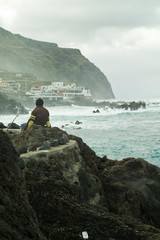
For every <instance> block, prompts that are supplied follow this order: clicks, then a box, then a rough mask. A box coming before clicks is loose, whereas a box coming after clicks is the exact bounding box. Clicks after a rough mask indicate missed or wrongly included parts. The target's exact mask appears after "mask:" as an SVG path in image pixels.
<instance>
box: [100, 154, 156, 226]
mask: <svg viewBox="0 0 160 240" xmlns="http://www.w3.org/2000/svg"><path fill="white" fill-rule="evenodd" d="M102 165H103V167H102ZM100 168H101V171H100V174H99V177H100V179H101V182H102V184H103V188H104V191H105V199H106V202H107V206H108V208H109V211H110V212H113V213H115V214H118V215H121V216H132V217H134V218H136V219H139V220H141V221H142V222H143V223H146V224H150V225H152V226H155V227H158V228H160V214H159V209H160V185H159V182H160V169H159V168H158V167H156V166H154V165H152V164H149V163H148V162H146V161H144V160H143V159H134V158H127V159H124V160H122V161H112V160H108V161H105V162H103V163H102V162H101V163H100ZM109 193H110V194H109Z"/></svg>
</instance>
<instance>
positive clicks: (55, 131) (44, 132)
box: [12, 124, 67, 151]
mask: <svg viewBox="0 0 160 240" xmlns="http://www.w3.org/2000/svg"><path fill="white" fill-rule="evenodd" d="M63 134H66V135H67V133H66V132H65V131H62V130H60V129H59V128H56V127H53V128H45V127H42V126H40V125H35V124H33V125H32V126H31V127H29V128H28V129H27V130H26V131H24V132H21V133H20V134H19V135H16V136H14V137H13V139H12V142H13V145H14V146H15V148H16V149H17V148H18V146H26V148H27V149H28V150H29V151H35V150H36V149H37V148H38V147H41V146H42V144H43V143H44V142H45V141H49V142H50V143H51V145H52V143H53V142H54V140H57V139H60V138H62V135H63ZM37 136H38V137H37Z"/></svg>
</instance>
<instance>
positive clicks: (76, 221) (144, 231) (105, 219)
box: [2, 126, 160, 240]
mask: <svg viewBox="0 0 160 240" xmlns="http://www.w3.org/2000/svg"><path fill="white" fill-rule="evenodd" d="M30 130H31V129H30ZM30 130H28V132H27V131H26V132H22V133H20V134H19V136H15V137H14V138H15V139H16V141H15V139H12V140H13V141H14V144H15V143H16V146H18V143H19V144H20V143H21V141H20V140H21V139H23V141H24V142H25V143H26V144H27V141H28V146H29V144H31V143H32V142H34V141H33V140H35V139H37V141H38V144H39V143H40V141H39V139H40V138H41V137H42V136H43V137H44V138H45V141H47V140H48V141H50V140H49V139H51V140H54V137H55V139H60V137H62V135H63V134H66V135H67V133H65V132H64V131H62V130H60V129H58V128H50V129H46V128H41V126H33V127H32V131H30ZM67 137H68V138H69V142H68V143H67V144H65V145H60V146H57V147H56V148H55V147H52V148H51V149H48V150H41V151H40V152H39V151H33V152H27V153H26V154H22V155H21V158H22V159H23V161H24V164H25V168H24V169H23V174H24V176H25V179H26V187H27V192H28V199H29V202H30V204H31V205H32V207H33V209H34V211H35V212H36V215H37V218H38V222H39V225H40V229H41V231H42V232H43V233H44V234H45V235H46V236H47V239H48V240H54V239H56V240H58V239H64V240H69V239H82V237H81V233H82V231H84V230H87V232H88V234H89V238H90V239H97V240H102V239H110V240H111V239H119V240H121V239H123V240H128V239H131V240H142V239H145V240H158V239H160V229H159V228H160V226H159V222H160V221H159V220H160V219H159V218H160V217H159V210H160V198H159V196H160V186H159V181H160V169H159V168H158V167H156V166H153V165H151V164H149V163H147V162H146V161H144V160H143V159H133V158H129V159H124V160H122V161H113V160H110V159H108V158H107V157H103V158H100V157H97V156H96V154H95V152H94V151H93V150H91V149H90V148H89V147H88V146H87V145H86V144H85V143H83V141H82V139H81V138H78V137H76V136H72V135H67ZM47 138H48V139H47ZM43 142H44V140H43ZM34 144H35V145H36V144H37V143H36V142H35V143H34ZM2 212H3V209H2Z"/></svg>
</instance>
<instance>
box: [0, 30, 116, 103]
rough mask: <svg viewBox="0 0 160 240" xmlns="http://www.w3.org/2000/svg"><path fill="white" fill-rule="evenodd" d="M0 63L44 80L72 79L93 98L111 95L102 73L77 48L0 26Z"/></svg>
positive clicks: (112, 95)
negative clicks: (83, 87) (61, 46)
mask: <svg viewBox="0 0 160 240" xmlns="http://www.w3.org/2000/svg"><path fill="white" fill-rule="evenodd" d="M0 66H1V68H3V69H6V70H11V71H18V72H26V73H30V74H33V75H35V76H36V77H37V78H39V79H42V80H43V81H45V82H53V81H63V82H75V83H76V85H81V86H85V87H88V88H90V90H91V93H92V95H93V97H94V98H97V99H104V98H105V99H107V98H108V99H109V98H114V94H113V91H112V88H111V85H110V83H109V81H108V79H107V78H106V76H105V75H104V74H103V73H102V72H101V71H100V69H99V68H97V67H96V66H95V65H94V64H93V63H91V62H90V61H89V60H88V59H86V58H85V57H84V56H83V55H82V54H81V52H80V51H79V50H78V49H69V48H60V47H58V45H57V44H55V43H48V42H42V41H36V40H32V39H28V38H25V37H22V36H21V35H19V34H12V33H10V32H8V31H6V30H4V29H3V28H0Z"/></svg>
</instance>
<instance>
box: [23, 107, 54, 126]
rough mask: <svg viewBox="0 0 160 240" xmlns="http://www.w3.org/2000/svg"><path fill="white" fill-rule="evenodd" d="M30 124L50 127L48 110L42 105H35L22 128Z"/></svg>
mask: <svg viewBox="0 0 160 240" xmlns="http://www.w3.org/2000/svg"><path fill="white" fill-rule="evenodd" d="M32 124H36V125H41V126H47V127H51V125H50V122H49V112H48V110H47V109H46V108H44V107H42V106H37V107H36V108H35V109H34V110H33V111H32V113H31V116H30V118H29V120H28V122H27V124H26V126H25V128H24V130H26V129H27V127H28V126H30V125H32Z"/></svg>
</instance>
